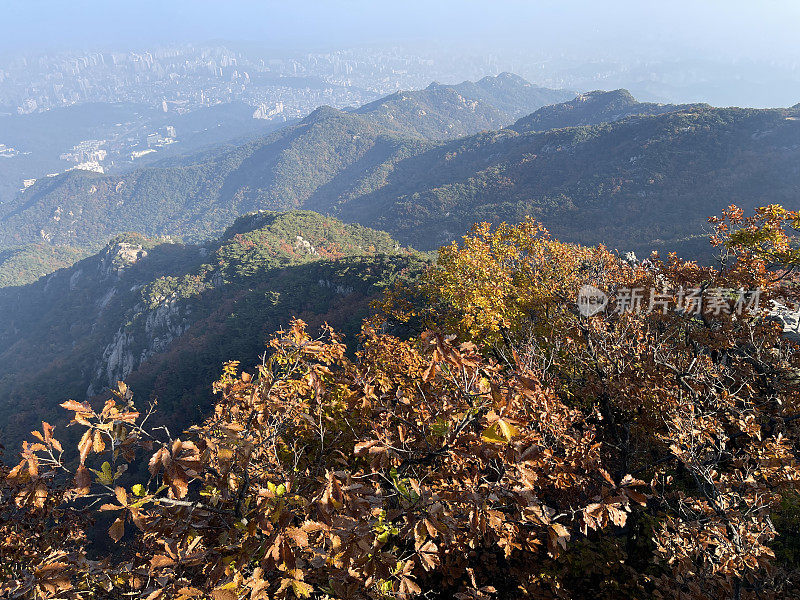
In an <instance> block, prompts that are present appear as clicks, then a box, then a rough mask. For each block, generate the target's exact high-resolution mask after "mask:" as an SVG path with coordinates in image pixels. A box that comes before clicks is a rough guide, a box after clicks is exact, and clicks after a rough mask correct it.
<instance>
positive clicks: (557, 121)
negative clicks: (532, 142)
mask: <svg viewBox="0 0 800 600" xmlns="http://www.w3.org/2000/svg"><path fill="white" fill-rule="evenodd" d="M703 108H710V107H709V105H707V104H656V103H654V102H638V101H637V100H636V98H634V97H633V96H632V95H631V93H630V92H629V91H628V90H613V91H611V92H604V91H594V92H587V93H585V94H579V95H578V96H577V97H575V98H574V99H572V100H570V101H568V102H562V103H560V104H553V105H551V106H544V107H542V108H540V109H539V110H537V111H536V112H534V113H532V114H530V115H527V116H525V117H523V118H521V119H519V120H518V121H517V122H516V123H514V124H513V125H512V126H511V127H510V129H513V130H514V131H518V132H519V133H525V132H529V131H547V130H549V129H560V128H562V127H577V126H579V125H598V124H600V123H612V122H614V121H619V120H621V119H624V118H625V117H630V116H631V115H662V114H664V113H669V112H675V111H677V110H693V109H694V110H698V109H703Z"/></svg>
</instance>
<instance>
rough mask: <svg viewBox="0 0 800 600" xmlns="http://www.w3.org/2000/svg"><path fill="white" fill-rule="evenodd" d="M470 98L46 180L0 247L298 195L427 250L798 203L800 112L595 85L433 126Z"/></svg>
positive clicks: (179, 219) (681, 223)
mask: <svg viewBox="0 0 800 600" xmlns="http://www.w3.org/2000/svg"><path fill="white" fill-rule="evenodd" d="M459 98H460V99H459ZM463 99H464V96H462V95H460V94H458V93H457V92H454V91H453V90H452V89H449V88H448V89H447V90H446V91H443V88H442V89H440V88H438V87H436V86H433V87H432V88H429V89H428V90H425V91H423V92H415V93H412V94H410V95H408V96H407V95H397V96H396V97H394V98H393V99H385V100H384V101H381V102H378V103H373V104H372V105H368V106H367V107H362V109H359V110H356V111H339V110H334V109H332V108H329V107H323V108H320V109H318V110H317V111H315V112H314V113H313V114H311V115H309V117H308V118H306V119H305V120H304V121H303V122H301V123H300V124H298V125H295V126H290V127H287V128H285V129H284V130H281V131H279V132H277V133H275V134H273V135H271V136H268V137H266V138H264V139H262V140H259V141H257V142H253V143H250V144H247V145H245V146H241V147H239V148H237V149H235V150H233V151H230V152H227V153H225V154H223V155H221V156H216V157H213V158H211V159H209V160H205V161H200V162H191V161H187V162H186V163H184V164H181V165H175V166H170V167H164V168H150V169H144V170H141V171H137V172H133V173H129V174H127V175H123V176H118V177H104V176H99V175H93V174H86V173H77V172H74V173H71V174H68V175H65V176H62V177H60V178H55V179H53V180H50V181H45V182H42V184H41V185H39V184H37V185H36V186H34V187H33V188H32V189H31V190H29V191H28V192H26V193H25V194H23V195H21V196H20V197H19V198H18V199H17V200H16V201H15V202H14V203H12V204H11V205H8V206H5V207H3V209H2V212H0V246H2V245H13V244H21V243H31V242H34V241H41V240H42V239H44V240H46V241H48V242H49V243H52V244H59V245H64V244H66V245H70V246H77V247H86V246H91V245H92V244H97V243H98V241H101V240H105V239H108V237H109V236H111V235H113V234H115V233H119V232H120V231H127V230H134V231H138V232H140V233H143V234H145V235H149V236H154V235H155V236H158V235H173V236H181V237H184V238H185V239H187V240H198V239H203V238H206V239H207V238H208V237H209V236H210V235H212V234H213V232H219V231H221V230H223V229H224V227H226V226H227V225H228V224H229V223H231V222H232V221H233V220H234V219H235V218H236V217H237V216H238V215H240V214H244V213H247V212H251V211H253V210H259V209H269V210H286V209H294V208H305V209H310V210H315V211H317V212H321V213H326V214H331V215H335V216H339V217H341V218H343V219H344V220H346V221H349V222H358V223H362V224H365V225H368V226H374V227H378V228H380V229H384V230H386V231H389V232H390V233H391V234H393V235H396V236H398V238H399V239H400V240H401V241H402V242H403V243H407V244H411V245H413V246H415V247H419V248H423V249H431V248H435V247H436V246H438V245H440V244H443V243H447V242H449V241H451V240H452V239H454V238H456V237H458V236H460V235H462V234H463V233H464V232H465V231H467V230H468V228H469V227H470V226H471V224H472V223H474V222H475V221H481V220H489V221H493V222H498V221H501V220H508V221H518V220H519V219H521V218H522V217H524V216H525V215H531V216H534V217H535V218H537V219H540V220H542V221H543V222H544V224H545V225H547V226H548V227H549V228H550V229H551V230H553V232H554V233H556V234H557V235H559V236H560V237H561V238H562V239H565V240H568V241H575V242H581V243H586V244H595V243H600V242H602V243H606V244H608V245H610V246H612V247H621V248H622V247H624V248H635V249H637V250H642V251H648V250H649V249H660V250H666V249H678V250H681V251H685V252H690V251H693V250H695V249H696V248H697V247H698V246H697V244H695V243H694V242H693V240H695V239H696V237H697V236H698V235H702V234H703V230H704V224H705V218H706V216H707V215H709V214H716V213H718V212H719V211H720V210H721V209H722V208H724V207H725V206H727V205H728V204H730V203H731V202H736V203H739V204H740V205H742V206H743V207H745V208H751V207H754V206H757V205H764V204H769V203H773V202H777V203H783V204H785V205H786V206H787V207H789V208H794V207H796V206H797V202H798V197H800V196H799V195H798V192H799V191H800V174H798V164H800V163H798V158H800V154H799V152H800V151H799V150H798V149H799V148H800V120H799V119H800V110H798V109H772V110H756V109H737V108H725V109H721V108H711V107H707V106H705V105H686V106H664V105H654V104H649V103H636V102H635V101H633V100H632V99H631V98H630V97H629V94H627V93H625V92H610V93H608V94H601V93H593V94H589V95H585V97H584V99H583V100H580V101H578V100H576V101H572V102H568V103H566V104H563V105H559V106H555V107H549V108H547V109H542V110H540V111H539V112H538V113H534V114H533V115H532V116H531V117H530V118H528V119H527V120H522V121H518V122H517V124H516V125H514V127H513V128H508V129H500V130H497V131H494V132H483V133H478V134H475V135H472V136H467V137H462V138H458V139H455V140H449V141H448V140H444V141H442V140H439V141H432V140H433V138H436V137H437V136H439V135H441V137H446V133H447V131H448V130H449V127H450V125H453V126H454V127H455V125H454V124H459V125H458V127H461V126H462V125H463V124H464V123H466V122H468V121H470V119H471V122H472V123H473V124H474V125H478V124H479V128H480V127H483V126H484V125H485V123H487V122H488V120H490V119H491V118H494V117H493V116H492V115H495V116H496V114H497V113H493V112H492V111H491V110H489V109H488V108H487V109H485V110H484V108H483V105H482V104H480V103H479V102H477V103H475V104H474V106H473V109H474V110H473V109H465V108H464V106H465V105H464V103H463V102H462V101H463ZM430 107H436V110H428V109H429V108H430ZM587 107H588V108H587ZM479 109H480V110H479ZM465 111H466V112H465ZM664 111H666V112H664ZM420 113H424V114H420ZM447 115H450V116H447ZM464 115H471V117H470V119H467V120H464V118H463V117H464ZM537 115H538V116H537ZM587 121H589V122H595V121H601V122H599V123H595V124H591V125H583V123H585V122H587ZM607 121H610V122H607ZM554 125H557V128H555V129H549V130H547V131H538V129H539V128H540V127H550V126H554ZM702 247H703V248H705V243H704V242H703V244H702Z"/></svg>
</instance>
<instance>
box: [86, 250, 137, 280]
mask: <svg viewBox="0 0 800 600" xmlns="http://www.w3.org/2000/svg"><path fill="white" fill-rule="evenodd" d="M146 256H147V251H146V250H144V249H143V248H142V245H141V244H131V243H129V242H117V243H114V244H110V245H109V246H108V247H107V248H106V250H105V252H103V253H102V254H101V256H100V265H99V267H98V268H99V271H100V276H101V277H102V278H103V279H108V278H109V277H116V278H117V279H119V277H120V276H121V275H122V273H123V272H124V271H125V269H126V268H128V267H130V266H131V265H134V264H136V263H137V262H139V261H140V260H142V259H143V258H145V257H146Z"/></svg>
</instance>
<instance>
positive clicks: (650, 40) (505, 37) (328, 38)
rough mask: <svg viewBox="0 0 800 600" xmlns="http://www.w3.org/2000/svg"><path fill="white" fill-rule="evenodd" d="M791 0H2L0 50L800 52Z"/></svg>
mask: <svg viewBox="0 0 800 600" xmlns="http://www.w3.org/2000/svg"><path fill="white" fill-rule="evenodd" d="M798 28H800V2H798V1H796V0H727V1H721V0H720V1H718V0H694V1H691V2H690V1H687V0H672V1H668V0H662V1H660V2H652V1H650V0H639V1H628V0H594V1H591V2H590V1H586V0H561V1H559V2H555V1H550V0H541V1H533V0H530V1H521V0H484V1H475V0H459V1H456V0H438V1H437V0H427V1H419V0H398V1H397V2H389V1H386V0H371V1H364V0H328V1H325V0H317V1H313V0H291V1H287V0H284V1H281V2H273V1H269V0H267V1H261V2H255V1H252V0H216V1H210V0H191V1H189V0H160V1H154V0H135V1H133V0H131V1H118V0H116V1H115V0H105V1H103V2H99V1H96V0H3V2H2V4H0V50H5V51H8V50H11V51H13V50H20V49H26V50H31V49H32V50H40V49H41V50H44V49H49V48H53V47H81V48H89V47H109V46H117V47H119V46H141V45H146V44H151V43H154V42H171V41H177V42H184V41H206V40H210V39H227V40H247V41H257V42H261V43H265V44H268V45H271V46H281V47H286V48H297V49H301V48H307V47H326V46H341V45H350V44H361V43H374V42H383V43H385V42H437V43H442V44H458V45H459V46H461V47H465V48H469V47H477V46H488V47H497V48H503V47H509V48H514V49H517V50H519V49H525V48H526V47H543V46H544V47H547V48H549V49H551V50H553V51H556V52H559V51H563V52H570V53H587V54H588V53H591V52H593V51H597V50H598V49H601V50H603V51H608V52H614V53H617V54H621V55H625V54H627V53H629V52H640V53H648V52H658V53H661V54H663V53H664V52H665V51H673V52H675V53H676V54H677V55H678V56H681V55H696V54H697V53H698V52H699V53H704V54H706V53H708V54H714V55H716V56H719V57H732V58H735V57H754V58H763V57H774V56H792V57H796V58H800V39H799V37H800V36H798V35H797V31H798Z"/></svg>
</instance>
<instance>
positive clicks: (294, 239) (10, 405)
mask: <svg viewBox="0 0 800 600" xmlns="http://www.w3.org/2000/svg"><path fill="white" fill-rule="evenodd" d="M424 261H425V258H424V257H422V256H420V255H418V254H415V253H412V252H409V251H407V250H405V249H403V248H401V247H400V246H399V245H398V244H397V243H396V242H395V241H394V240H393V239H392V238H390V237H389V236H388V235H387V234H385V233H383V232H378V231H373V230H369V229H366V228H364V227H361V226H358V225H345V224H343V223H341V222H339V221H337V220H335V219H332V218H329V217H323V216H320V215H317V214H315V213H310V212H289V213H281V214H276V213H256V214H253V215H249V216H245V217H242V218H240V219H239V220H238V221H237V222H236V223H235V224H234V225H233V226H232V227H231V228H229V229H228V231H227V232H226V233H225V235H224V236H223V237H222V238H221V239H220V240H218V241H214V242H210V243H208V244H205V245H203V246H191V245H183V244H178V243H172V242H170V241H168V240H163V239H151V238H145V237H143V236H140V235H138V234H125V235H122V236H119V237H118V238H116V239H115V240H114V241H113V242H112V243H110V244H109V245H108V246H107V247H106V248H104V249H103V251H101V252H100V253H99V254H96V255H94V256H91V257H89V258H86V259H84V260H82V261H80V262H78V263H77V264H75V265H74V266H73V267H71V268H69V269H63V270H61V271H58V272H56V273H53V274H52V275H50V276H48V277H45V278H43V279H41V280H39V281H38V282H36V283H34V284H31V285H28V286H22V287H17V288H7V289H6V290H0V313H2V314H3V319H2V320H0V439H3V443H4V444H5V445H6V446H7V447H9V448H11V447H12V446H13V443H14V442H15V441H19V438H20V436H22V435H25V434H27V432H29V431H30V429H31V427H33V426H35V425H36V422H37V421H39V420H41V419H45V420H50V419H58V418H59V417H60V411H59V410H58V409H57V408H56V407H57V404H58V403H59V402H62V401H64V400H65V399H66V398H74V399H79V400H83V399H85V398H87V397H92V396H93V395H94V394H97V393H101V392H103V390H104V389H106V388H107V387H108V386H114V385H115V384H116V382H117V381H118V380H122V379H124V380H125V381H127V382H128V383H129V384H130V385H131V386H132V388H133V389H134V390H135V392H136V393H137V394H138V396H139V397H140V398H142V399H148V398H158V401H159V405H160V406H161V410H160V413H161V414H164V415H167V416H168V417H169V419H172V422H173V423H177V424H186V423H187V422H188V419H197V418H201V417H202V416H203V415H204V411H205V410H206V409H207V408H208V406H209V402H210V397H209V391H210V384H211V382H212V381H213V380H214V378H215V377H216V376H217V375H218V370H219V365H220V364H221V363H222V362H224V361H226V360H231V359H234V358H236V359H238V360H242V361H247V362H248V363H250V364H253V363H255V362H257V361H258V356H259V355H260V353H261V352H263V350H264V343H265V341H266V339H267V335H269V334H270V333H271V332H272V331H274V330H275V329H276V328H279V327H281V326H282V325H284V324H285V323H287V322H288V320H289V319H290V318H292V317H293V316H299V317H301V318H303V319H306V320H307V321H309V322H310V323H313V324H314V325H321V324H322V323H323V322H325V321H329V322H331V323H332V324H336V326H337V328H340V329H341V330H342V331H344V332H345V333H347V334H351V333H354V332H355V331H357V329H358V326H359V324H360V321H361V319H362V318H363V316H364V315H365V314H366V311H367V307H368V303H369V301H370V299H371V298H373V297H375V295H376V294H378V292H379V291H380V290H381V289H382V288H383V287H385V286H386V285H388V284H389V283H391V282H392V281H394V280H395V279H396V278H397V277H403V276H406V275H408V274H411V273H413V272H415V270H418V269H419V268H420V267H421V265H422V264H423V263H424ZM347 341H348V342H349V343H353V342H354V338H352V337H351V338H350V339H348V340H347ZM31 357H36V360H35V361H32V360H31Z"/></svg>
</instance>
